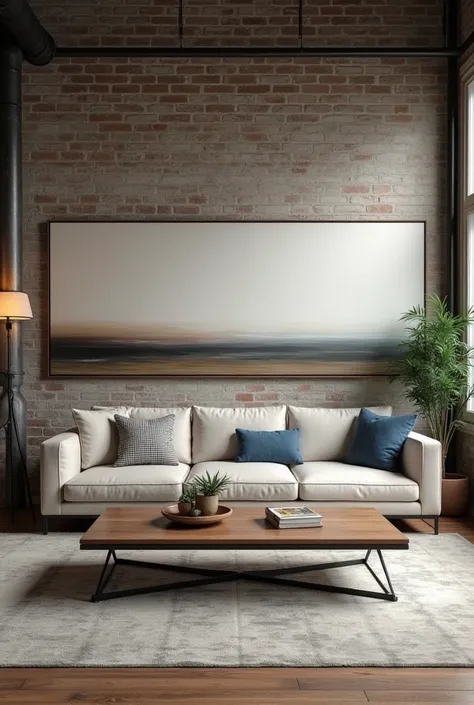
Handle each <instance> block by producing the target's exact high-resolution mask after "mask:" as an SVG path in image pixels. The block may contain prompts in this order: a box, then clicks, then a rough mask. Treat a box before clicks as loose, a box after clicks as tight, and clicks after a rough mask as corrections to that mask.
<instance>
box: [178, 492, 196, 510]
mask: <svg viewBox="0 0 474 705" xmlns="http://www.w3.org/2000/svg"><path fill="white" fill-rule="evenodd" d="M195 503H196V489H195V487H194V486H193V485H184V487H183V493H182V495H181V497H180V498H179V499H178V512H179V513H180V514H181V515H182V516H189V514H190V512H191V510H192V509H194V506H195Z"/></svg>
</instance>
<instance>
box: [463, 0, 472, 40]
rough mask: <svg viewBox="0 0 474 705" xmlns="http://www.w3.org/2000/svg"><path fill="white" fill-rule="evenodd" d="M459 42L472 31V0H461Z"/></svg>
mask: <svg viewBox="0 0 474 705" xmlns="http://www.w3.org/2000/svg"><path fill="white" fill-rule="evenodd" d="M460 26H461V42H463V41H464V40H465V39H467V38H468V36H469V35H470V34H471V33H472V32H474V2H473V0H461V23H460Z"/></svg>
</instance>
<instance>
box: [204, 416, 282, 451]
mask: <svg viewBox="0 0 474 705" xmlns="http://www.w3.org/2000/svg"><path fill="white" fill-rule="evenodd" d="M236 428H245V429H248V430H251V431H284V430H285V429H286V406H266V407H263V406H262V407H253V408H248V407H244V408H241V407H237V408H219V407H204V406H195V407H194V411H193V453H192V457H193V463H201V462H204V461H207V460H234V458H235V457H236V455H237V450H238V448H237V436H236V433H235V429H236Z"/></svg>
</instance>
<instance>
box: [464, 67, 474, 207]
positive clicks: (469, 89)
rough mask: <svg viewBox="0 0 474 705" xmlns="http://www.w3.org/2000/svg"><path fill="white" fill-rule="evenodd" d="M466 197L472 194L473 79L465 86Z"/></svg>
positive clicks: (473, 152)
mask: <svg viewBox="0 0 474 705" xmlns="http://www.w3.org/2000/svg"><path fill="white" fill-rule="evenodd" d="M466 146H467V150H466V151H467V165H466V166H467V180H466V181H467V193H466V195H467V196H472V195H473V194H474V79H473V80H472V81H470V82H469V83H468V85H467V115H466Z"/></svg>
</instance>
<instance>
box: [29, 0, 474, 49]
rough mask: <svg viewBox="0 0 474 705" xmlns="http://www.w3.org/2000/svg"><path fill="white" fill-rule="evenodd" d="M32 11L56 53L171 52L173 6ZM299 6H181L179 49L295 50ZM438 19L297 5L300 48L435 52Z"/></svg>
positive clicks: (416, 1)
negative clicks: (98, 49)
mask: <svg viewBox="0 0 474 705" xmlns="http://www.w3.org/2000/svg"><path fill="white" fill-rule="evenodd" d="M467 2H469V0H467ZM31 4H32V6H33V8H34V9H35V11H36V12H37V13H38V16H39V17H40V18H41V20H42V22H43V23H44V24H45V26H46V28H47V29H48V30H49V31H50V32H51V33H52V34H53V36H54V37H55V39H56V41H57V42H58V43H59V44H60V45H63V46H94V45H102V46H148V45H152V44H153V45H166V46H177V45H178V0H160V2H156V1H155V0H133V2H130V0H100V2H98V0H68V2H67V3H66V2H64V0H31ZM298 4H299V3H298V0H258V2H256V1H255V0H244V1H239V2H236V1H235V0H184V2H183V19H184V45H185V46H217V45H220V46H223V45H233V46H236V45H237V46H246V45H262V46H295V45H296V44H298V43H299V37H298ZM442 16H443V0H304V44H305V45H306V46H312V45H314V44H317V45H319V46H324V45H352V46H360V45H366V46H380V45H388V46H395V45H399V46H416V45H418V46H439V45H440V44H441V43H442Z"/></svg>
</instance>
